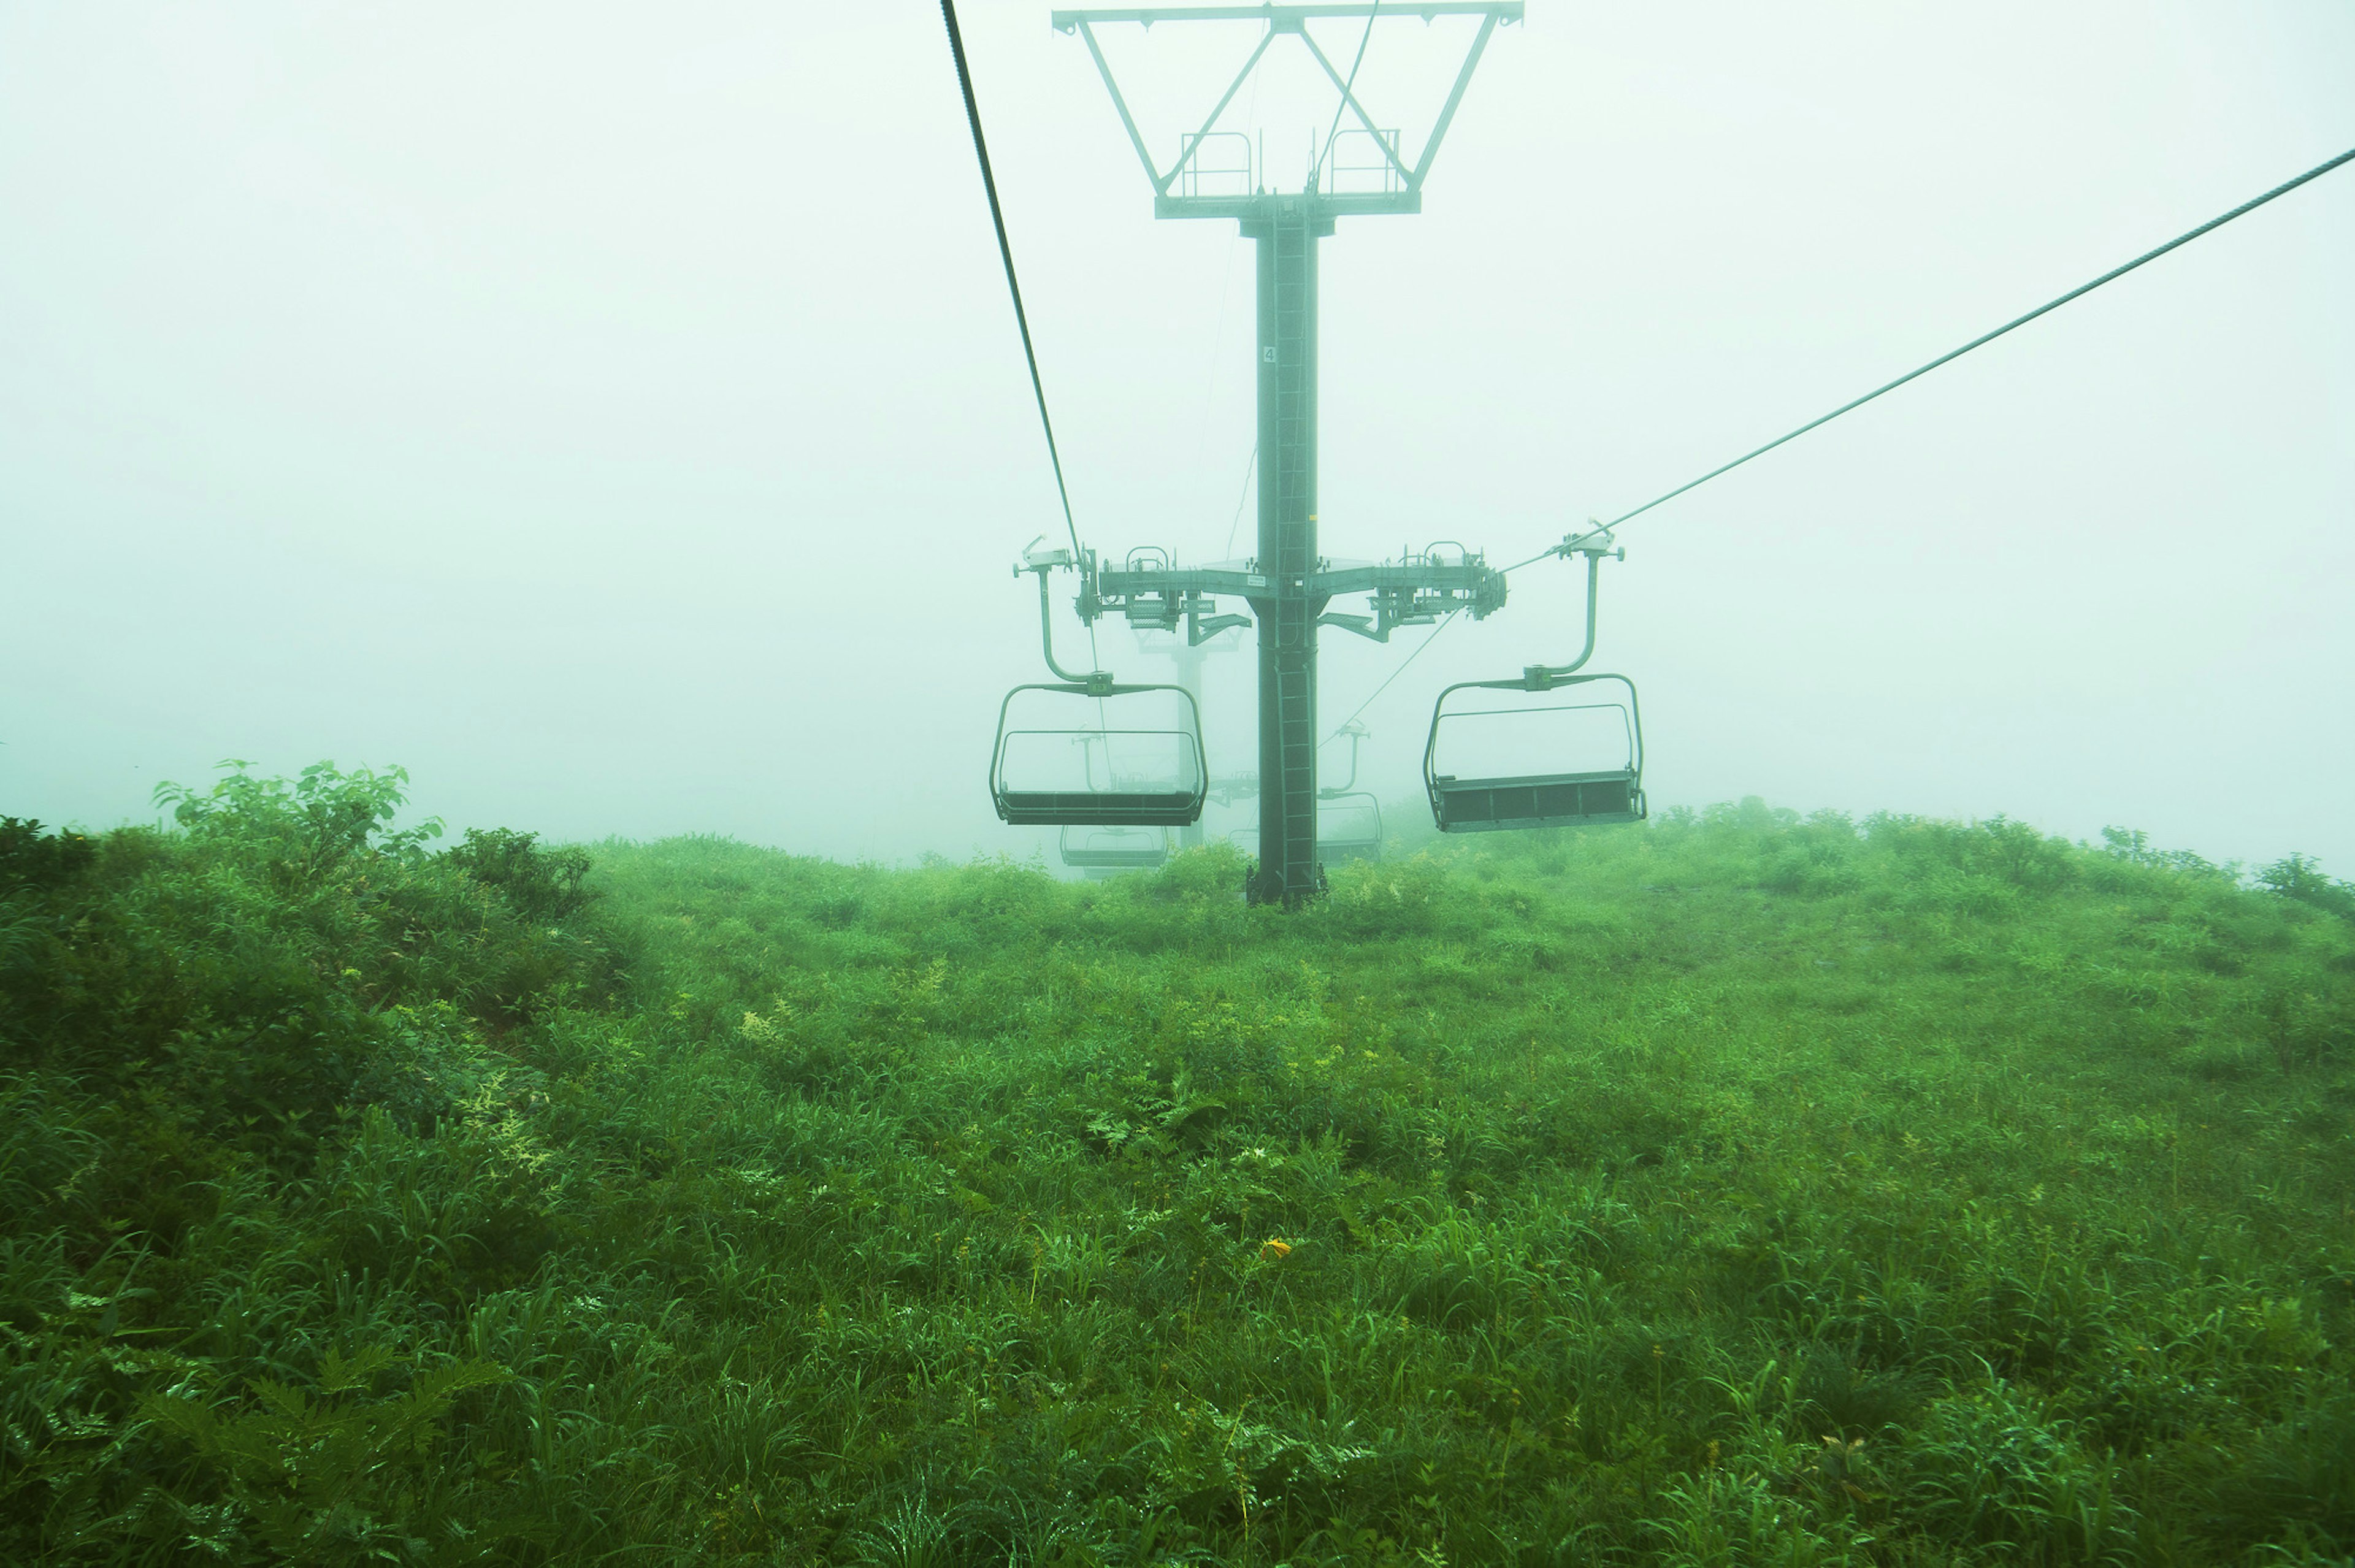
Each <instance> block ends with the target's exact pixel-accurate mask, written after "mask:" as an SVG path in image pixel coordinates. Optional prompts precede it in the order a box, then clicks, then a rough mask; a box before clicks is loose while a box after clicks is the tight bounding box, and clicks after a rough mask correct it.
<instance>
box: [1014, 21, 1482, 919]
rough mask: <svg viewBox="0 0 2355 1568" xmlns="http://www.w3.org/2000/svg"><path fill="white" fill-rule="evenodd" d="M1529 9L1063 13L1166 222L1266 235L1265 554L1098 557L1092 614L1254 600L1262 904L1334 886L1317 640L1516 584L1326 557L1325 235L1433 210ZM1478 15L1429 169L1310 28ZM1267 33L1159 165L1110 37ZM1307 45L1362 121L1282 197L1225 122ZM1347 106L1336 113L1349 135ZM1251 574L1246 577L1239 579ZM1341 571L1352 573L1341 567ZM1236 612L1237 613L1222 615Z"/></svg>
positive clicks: (1385, 632)
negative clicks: (1365, 218) (1482, 69)
mask: <svg viewBox="0 0 2355 1568" xmlns="http://www.w3.org/2000/svg"><path fill="white" fill-rule="evenodd" d="M1521 10H1522V6H1521V0H1392V3H1391V4H1390V5H1382V4H1379V3H1371V4H1369V3H1363V0H1360V3H1356V4H1341V5H1189V6H1183V7H1176V6H1160V5H1154V6H1142V7H1134V8H1121V9H1111V10H1088V11H1057V12H1055V13H1054V14H1053V17H1052V20H1053V24H1054V27H1055V28H1056V30H1057V31H1059V32H1063V33H1072V32H1076V33H1077V34H1078V35H1079V36H1080V37H1081V38H1082V40H1083V41H1084V42H1085V43H1086V44H1087V46H1088V53H1089V54H1090V56H1092V58H1093V59H1094V60H1095V63H1096V69H1097V70H1098V72H1099V73H1100V74H1101V75H1102V76H1103V83H1104V87H1105V89H1106V90H1107V91H1109V92H1110V93H1111V94H1112V101H1113V107H1114V109H1115V110H1116V111H1118V112H1119V114H1120V123H1121V125H1122V128H1123V129H1124V130H1125V131H1126V132H1127V133H1128V139H1129V142H1130V144H1131V145H1133V146H1134V147H1135V149H1136V155H1137V159H1138V161H1139V162H1140V163H1142V164H1143V165H1145V173H1146V178H1147V179H1148V180H1150V181H1151V182H1152V184H1153V212H1154V216H1155V217H1156V218H1223V219H1234V220H1236V221H1237V222H1238V223H1239V224H1240V225H1241V231H1242V235H1243V237H1244V238H1246V239H1248V240H1252V242H1253V245H1254V248H1255V249H1256V251H1257V252H1258V261H1259V268H1258V272H1259V319H1258V333H1257V339H1256V354H1255V357H1256V359H1257V361H1258V376H1259V475H1260V477H1259V549H1258V553H1257V554H1256V555H1255V556H1254V557H1253V558H1252V560H1249V561H1247V562H1241V563H1220V568H1216V569H1210V570H1197V571H1176V570H1175V569H1174V567H1173V565H1172V563H1170V562H1169V560H1168V559H1167V556H1166V554H1165V553H1164V552H1161V551H1157V550H1156V551H1150V552H1146V554H1147V556H1148V558H1149V559H1147V560H1145V561H1144V562H1142V563H1140V562H1139V561H1138V560H1137V559H1136V556H1135V555H1134V554H1133V555H1132V557H1131V559H1130V560H1129V561H1128V562H1127V563H1125V564H1124V567H1123V568H1121V569H1119V570H1117V571H1115V570H1113V569H1110V568H1105V569H1103V570H1101V571H1098V570H1096V569H1095V567H1094V564H1093V563H1092V561H1091V562H1083V563H1082V573H1083V582H1082V592H1081V599H1080V604H1079V610H1080V613H1081V614H1082V617H1084V618H1087V619H1089V620H1092V619H1093V618H1094V615H1095V614H1096V613H1102V612H1103V611H1105V610H1109V609H1113V608H1120V607H1125V608H1127V609H1128V613H1129V620H1130V623H1131V624H1135V625H1143V624H1149V621H1148V618H1147V616H1146V615H1140V614H1139V613H1138V612H1139V610H1140V609H1143V610H1146V611H1148V612H1150V611H1152V610H1154V609H1155V608H1156V606H1157V607H1158V608H1160V609H1162V610H1166V612H1167V615H1166V624H1167V625H1168V627H1169V628H1170V629H1172V630H1174V629H1175V625H1176V621H1177V613H1178V611H1179V606H1180V605H1181V604H1182V605H1185V606H1187V619H1188V629H1189V631H1190V630H1194V629H1195V626H1196V623H1197V621H1198V616H1197V615H1196V614H1195V613H1193V609H1192V607H1193V606H1195V605H1199V604H1201V603H1203V596H1204V595H1206V594H1209V593H1215V592H1228V593H1234V594H1239V595H1240V596H1241V597H1242V598H1244V599H1245V600H1246V601H1247V602H1248V603H1250V605H1251V608H1252V617H1253V619H1254V620H1255V621H1256V622H1257V623H1258V626H1259V704H1260V709H1259V729H1260V740H1259V773H1260V781H1261V790H1260V837H1259V842H1260V853H1259V871H1258V875H1257V876H1256V877H1255V878H1254V880H1253V881H1252V887H1251V890H1250V892H1251V897H1252V901H1253V902H1256V903H1275V902H1281V903H1283V904H1284V905H1286V906H1287V907H1289V906H1293V905H1296V904H1298V903H1299V902H1301V901H1303V900H1305V899H1307V898H1310V897H1313V896H1314V895H1315V894H1316V891H1317V889H1318V886H1319V881H1320V878H1319V871H1318V868H1317V864H1316V741H1317V738H1318V737H1317V734H1316V634H1317V627H1318V626H1319V625H1320V624H1326V625H1338V626H1341V627H1343V628H1344V629H1346V630H1348V631H1352V632H1356V633H1358V634H1359V635H1364V636H1370V637H1373V638H1375V639H1376V640H1378V641H1387V640H1388V639H1389V634H1390V631H1391V628H1392V627H1393V626H1398V625H1412V624H1429V623H1430V622H1431V621H1433V620H1435V619H1436V618H1437V615H1438V613H1440V612H1442V611H1451V610H1454V609H1456V608H1466V609H1469V610H1471V611H1472V613H1474V615H1475V616H1480V615H1485V614H1487V613H1488V611H1490V610H1493V609H1495V608H1497V606H1499V605H1501V604H1502V603H1504V578H1503V574H1502V573H1500V572H1497V571H1495V570H1494V569H1493V568H1490V567H1488V566H1487V564H1486V563H1485V562H1483V561H1482V560H1480V559H1479V558H1478V557H1477V556H1474V555H1470V554H1468V553H1465V552H1463V551H1461V550H1460V549H1459V551H1458V553H1457V556H1456V559H1455V560H1454V561H1453V562H1449V561H1446V560H1443V559H1441V558H1440V557H1439V556H1438V554H1437V553H1436V552H1426V553H1425V554H1424V555H1423V556H1420V557H1411V558H1409V559H1408V560H1403V561H1401V562H1399V563H1396V564H1394V565H1384V566H1379V567H1376V566H1366V565H1359V566H1355V567H1354V568H1352V567H1349V566H1347V565H1344V564H1343V563H1337V562H1333V561H1329V560H1327V559H1326V558H1325V557H1323V556H1321V555H1320V554H1319V553H1318V551H1317V539H1316V242H1317V241H1318V240H1322V239H1324V238H1326V237H1327V235H1329V234H1331V233H1332V232H1333V226H1334V220H1335V219H1339V218H1345V217H1357V216H1360V215H1372V214H1377V213H1410V212H1420V211H1421V210H1422V209H1423V180H1424V178H1425V176H1428V175H1429V174H1430V172H1431V165H1432V162H1433V159H1434V158H1436V157H1437V156H1438V155H1439V144H1440V143H1441V141H1442V140H1443V139H1444V137H1445V136H1446V134H1447V127H1448V124H1449V123H1450V122H1451V121H1453V120H1454V119H1455V111H1456V107H1457V105H1459V104H1460V103H1462V102H1463V101H1464V90H1465V86H1466V85H1467V84H1468V83H1469V82H1470V81H1471V80H1472V71H1473V68H1474V67H1475V66H1476V65H1477V64H1478V63H1479V60H1480V55H1481V52H1482V51H1483V50H1485V49H1486V48H1487V45H1488V39H1489V37H1490V35H1491V34H1493V33H1494V32H1495V31H1496V29H1497V25H1498V24H1499V23H1510V22H1518V21H1519V20H1520V19H1521ZM1437 16H1476V17H1478V18H1479V19H1480V20H1479V30H1478V32H1477V33H1476V35H1475V37H1474V38H1473V40H1472V45H1471V48H1470V49H1469V50H1468V51H1467V52H1466V54H1465V59H1464V64H1463V68H1462V69H1460V70H1459V71H1458V72H1457V73H1456V77H1455V85H1454V87H1453V88H1452V89H1451V90H1450V91H1449V92H1448V95H1447V100H1446V102H1445V104H1444V106H1443V107H1442V108H1441V110H1440V112H1439V116H1438V119H1437V121H1436V122H1435V123H1433V127H1432V131H1431V134H1430V136H1429V137H1428V138H1427V139H1426V140H1425V142H1424V144H1423V147H1422V150H1421V152H1420V154H1419V155H1417V156H1416V157H1415V160H1414V162H1413V163H1412V164H1409V163H1408V162H1407V161H1406V159H1405V157H1404V155H1403V150H1402V148H1401V143H1400V137H1399V133H1398V132H1397V131H1396V130H1394V129H1385V128H1383V127H1380V126H1379V125H1377V124H1376V123H1375V122H1374V119H1373V117H1372V116H1371V115H1370V114H1369V113H1368V112H1367V111H1366V108H1365V106H1364V105H1363V104H1362V103H1360V102H1359V100H1358V97H1357V94H1356V91H1355V89H1354V82H1353V79H1354V76H1355V69H1354V68H1353V69H1352V71H1351V74H1350V76H1349V77H1347V78H1345V77H1344V76H1343V75H1342V73H1341V72H1340V71H1339V70H1338V69H1335V67H1334V64H1333V61H1332V59H1330V58H1329V57H1328V56H1327V54H1326V53H1325V51H1324V50H1323V49H1322V48H1319V47H1318V46H1317V42H1316V38H1315V37H1312V36H1311V35H1310V33H1309V30H1308V24H1309V23H1310V22H1311V21H1312V20H1321V19H1326V18H1334V19H1340V18H1359V19H1360V20H1362V21H1363V22H1364V24H1365V25H1366V26H1367V27H1369V28H1370V27H1371V26H1372V25H1373V23H1374V21H1375V20H1376V19H1377V18H1378V17H1379V18H1382V19H1388V18H1391V17H1397V18H1400V19H1401V20H1403V19H1405V18H1408V17H1420V18H1422V19H1423V20H1424V21H1425V22H1429V21H1430V20H1431V19H1433V17H1437ZM1199 21H1222V22H1258V23H1261V24H1262V25H1263V30H1262V32H1261V35H1260V38H1259V42H1258V46H1257V47H1256V48H1253V49H1252V51H1251V55H1250V57H1249V58H1248V59H1245V60H1244V61H1243V65H1242V69H1241V70H1239V71H1237V72H1236V73H1235V77H1234V80H1233V81H1232V82H1231V83H1230V84H1229V86H1228V88H1227V90H1226V91H1225V93H1224V94H1222V95H1221V96H1220V99H1219V101H1218V103H1217V105H1216V106H1215V107H1214V108H1212V109H1211V111H1210V112H1209V114H1208V115H1207V116H1205V117H1204V119H1203V121H1202V123H1201V128H1200V129H1199V130H1198V131H1195V132H1192V133H1188V134H1185V135H1184V136H1183V137H1182V138H1181V140H1180V144H1179V146H1178V150H1177V162H1176V163H1174V164H1172V165H1170V166H1169V167H1168V168H1167V170H1163V169H1162V168H1161V167H1159V166H1158V165H1157V164H1156V162H1155V159H1154V156H1153V154H1152V153H1151V151H1150V150H1148V148H1147V147H1146V139H1145V136H1144V135H1143V133H1141V132H1139V131H1138V129H1137V125H1136V121H1135V117H1134V116H1133V115H1131V114H1130V112H1129V109H1128V104H1127V101H1126V100H1125V99H1124V98H1123V96H1122V95H1121V91H1120V87H1119V84H1118V83H1117V82H1115V81H1114V80H1113V72H1112V67H1111V65H1110V64H1109V63H1108V62H1107V61H1106V60H1105V59H1104V54H1103V48H1102V47H1101V46H1100V45H1099V44H1098V42H1097V39H1096V34H1095V29H1096V27H1099V26H1105V25H1110V24H1114V23H1139V24H1142V25H1144V26H1146V27H1153V26H1155V25H1156V24H1167V23H1172V22H1199ZM1284 37H1295V38H1297V39H1299V40H1300V43H1301V45H1302V46H1303V47H1304V48H1306V50H1307V51H1308V53H1309V54H1310V55H1311V56H1312V57H1313V58H1314V59H1315V60H1316V64H1317V65H1318V66H1319V67H1321V68H1322V69H1323V70H1324V73H1325V75H1326V76H1327V78H1329V79H1330V80H1331V81H1332V84H1333V86H1334V88H1335V89H1336V90H1337V91H1338V92H1339V93H1340V101H1341V106H1342V110H1343V111H1346V112H1347V113H1348V115H1350V116H1351V117H1352V118H1353V120H1354V122H1355V123H1354V124H1352V125H1351V126H1350V127H1349V129H1348V130H1347V131H1338V130H1337V133H1335V134H1334V135H1332V136H1330V137H1328V138H1327V145H1326V147H1325V149H1324V150H1323V151H1322V152H1317V151H1315V150H1314V149H1312V157H1311V162H1310V164H1309V166H1308V168H1307V170H1306V178H1305V181H1304V183H1303V185H1302V187H1301V188H1300V189H1299V190H1296V191H1278V190H1276V189H1274V188H1273V186H1272V183H1271V182H1269V181H1268V179H1267V177H1266V173H1267V171H1266V170H1264V169H1263V168H1261V167H1258V166H1256V165H1258V164H1259V163H1260V162H1261V161H1262V160H1261V159H1259V158H1255V157H1254V155H1253V154H1254V151H1255V149H1254V145H1253V143H1252V139H1251V138H1250V137H1249V136H1247V135H1245V134H1244V133H1240V132H1232V131H1220V129H1219V128H1218V125H1219V120H1220V116H1221V115H1222V114H1224V113H1225V112H1226V110H1227V106H1228V105H1229V104H1230V103H1231V102H1232V101H1234V98H1235V94H1236V93H1237V91H1240V90H1241V87H1242V85H1243V83H1244V82H1245V81H1246V80H1249V79H1250V77H1251V74H1252V71H1253V70H1254V69H1257V67H1258V65H1259V62H1260V59H1261V57H1262V56H1263V55H1264V54H1266V53H1267V51H1268V48H1270V46H1272V45H1273V44H1274V43H1275V42H1276V41H1277V40H1278V39H1280V38H1284ZM1339 121H1340V113H1339V112H1337V114H1336V116H1335V123H1336V126H1338V124H1339ZM1238 566H1240V567H1241V570H1240V571H1238V570H1235V568H1236V567H1238ZM1337 567H1340V570H1336V568H1337ZM1345 592H1371V593H1372V594H1373V597H1374V603H1373V606H1372V608H1373V611H1374V613H1372V614H1370V615H1328V614H1327V613H1326V606H1327V604H1328V603H1331V601H1332V599H1333V598H1334V596H1335V595H1336V594H1338V593H1345ZM1222 619H1223V618H1222Z"/></svg>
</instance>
